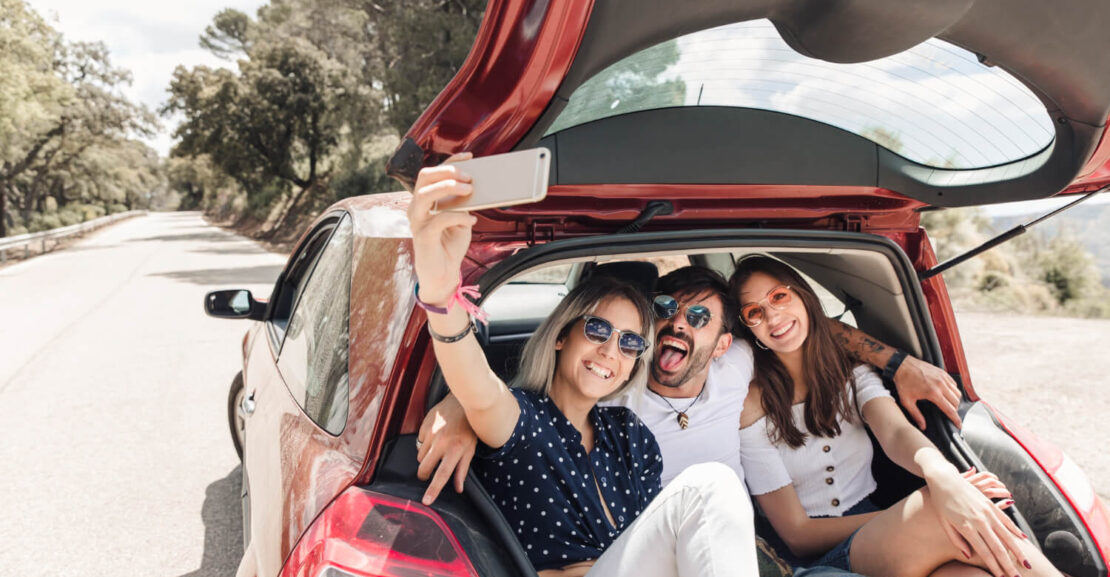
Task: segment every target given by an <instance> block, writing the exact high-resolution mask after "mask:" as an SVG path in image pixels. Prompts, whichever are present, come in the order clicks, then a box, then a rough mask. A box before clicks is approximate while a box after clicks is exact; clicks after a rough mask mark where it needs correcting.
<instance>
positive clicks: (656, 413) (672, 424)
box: [602, 339, 755, 486]
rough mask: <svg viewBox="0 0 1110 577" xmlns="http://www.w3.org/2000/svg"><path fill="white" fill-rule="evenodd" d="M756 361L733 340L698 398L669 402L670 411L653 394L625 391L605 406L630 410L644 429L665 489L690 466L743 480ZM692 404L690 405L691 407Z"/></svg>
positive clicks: (713, 365)
mask: <svg viewBox="0 0 1110 577" xmlns="http://www.w3.org/2000/svg"><path fill="white" fill-rule="evenodd" d="M754 366H755V361H754V358H753V357H752V349H751V346H750V345H748V343H747V341H745V340H743V339H735V340H734V341H733V342H732V346H731V347H729V349H728V350H727V351H725V354H724V355H721V358H719V359H716V360H714V361H711V362H710V365H709V378H708V379H707V381H706V383H705V390H704V391H702V394H701V397H700V398H698V399H697V401H694V397H690V398H686V399H672V398H669V397H668V398H667V400H668V401H670V402H671V405H674V409H672V408H671V407H670V406H668V405H667V402H666V401H664V400H663V398H662V397H660V396H659V395H657V394H655V393H653V392H651V391H647V390H644V391H629V392H628V393H626V394H624V395H622V396H620V397H618V398H616V399H612V400H610V401H607V402H605V403H602V404H604V405H617V406H622V407H628V408H630V409H632V411H633V412H635V413H636V415H637V416H638V417H640V420H642V421H643V422H644V424H646V425H647V426H648V429H650V430H651V432H652V433H653V434H654V435H655V440H656V441H658V443H659V449H660V451H661V452H662V453H663V477H662V480H663V486H666V485H667V483H670V482H671V479H674V478H675V477H676V476H678V474H679V473H681V472H682V471H684V470H685V469H686V467H689V466H690V465H696V464H698V463H708V462H713V461H716V462H719V463H724V464H725V465H728V466H729V467H731V468H732V470H734V471H736V475H737V476H738V477H740V480H741V481H743V480H744V469H743V466H742V465H741V461H740V413H741V411H743V409H744V398H745V397H746V396H747V395H748V385H749V384H750V383H751V380H752V374H753V371H754ZM690 403H693V405H691V404H690ZM675 409H678V410H679V411H683V412H685V413H686V416H687V417H688V418H689V422H688V424H687V427H686V428H685V429H683V428H682V427H680V426H679V424H678V413H677V412H675Z"/></svg>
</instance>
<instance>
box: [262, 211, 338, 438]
mask: <svg viewBox="0 0 1110 577" xmlns="http://www.w3.org/2000/svg"><path fill="white" fill-rule="evenodd" d="M352 236H353V226H352V224H351V219H350V218H344V219H343V220H342V221H340V222H339V224H338V225H337V226H336V227H335V228H334V231H333V232H332V233H331V236H330V237H329V238H328V239H327V241H326V244H325V245H324V247H323V252H321V253H320V256H319V258H318V259H317V262H316V263H315V266H314V267H313V268H312V271H311V273H310V274H309V275H307V280H306V281H304V282H303V284H302V286H301V288H300V290H299V291H298V292H299V298H298V299H297V301H296V303H295V304H294V308H293V314H292V316H291V317H290V318H289V323H288V325H287V328H286V335H285V342H284V343H283V344H282V346H281V353H280V355H279V357H278V370H279V371H280V372H281V374H282V377H283V378H284V380H285V384H286V386H287V387H288V388H289V392H290V393H291V394H292V395H293V398H295V399H296V400H297V403H298V404H299V405H300V406H301V408H302V409H304V411H305V413H306V414H307V415H308V416H309V418H311V419H312V420H313V421H315V422H316V424H318V425H320V426H321V427H323V428H324V430H326V431H328V432H329V433H331V434H333V435H338V434H339V433H341V432H342V431H343V427H344V426H345V425H346V423H347V400H348V399H347V397H348V381H347V358H348V349H349V346H348V345H349V340H350V339H349V334H350V331H349V320H350V300H351V245H352Z"/></svg>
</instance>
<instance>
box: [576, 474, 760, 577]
mask: <svg viewBox="0 0 1110 577" xmlns="http://www.w3.org/2000/svg"><path fill="white" fill-rule="evenodd" d="M625 575H627V576H629V577H676V576H677V577H694V576H705V577H725V576H731V575H736V576H743V577H759V569H758V566H757V564H756V556H755V526H754V520H753V517H752V503H751V499H750V498H749V497H748V492H747V491H746V490H745V489H744V485H743V484H742V483H741V482H740V479H738V478H737V477H736V473H735V472H733V470H732V469H730V468H729V467H728V466H726V465H722V464H721V463H702V464H700V465H694V466H692V467H689V468H687V469H686V470H685V471H683V472H682V473H681V474H680V475H679V476H678V477H675V479H674V480H673V481H671V483H670V484H669V485H667V486H666V487H664V488H663V491H662V492H661V493H659V495H657V496H656V497H655V499H654V500H653V501H652V502H651V504H649V505H648V507H647V509H645V510H644V512H643V513H641V514H640V516H639V517H637V518H636V520H635V521H633V523H632V525H630V526H629V527H628V529H626V530H625V531H624V533H622V534H621V536H620V537H618V538H617V540H616V541H615V542H614V543H613V545H612V546H610V547H609V548H608V549H606V550H605V552H604V553H602V554H601V557H600V558H599V559H598V560H597V562H596V563H594V566H593V567H592V568H591V569H590V571H589V573H587V574H586V576H587V577H621V576H625Z"/></svg>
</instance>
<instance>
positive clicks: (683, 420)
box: [648, 384, 705, 430]
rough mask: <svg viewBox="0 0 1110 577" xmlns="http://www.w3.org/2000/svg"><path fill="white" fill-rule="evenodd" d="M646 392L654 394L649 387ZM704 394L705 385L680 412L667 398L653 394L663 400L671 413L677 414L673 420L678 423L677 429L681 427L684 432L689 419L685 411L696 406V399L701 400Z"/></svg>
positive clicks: (688, 424)
mask: <svg viewBox="0 0 1110 577" xmlns="http://www.w3.org/2000/svg"><path fill="white" fill-rule="evenodd" d="M648 390H649V391H651V392H653V393H655V391H652V389H651V387H648ZM704 392H705V385H704V384H703V385H702V386H701V390H700V391H698V396H696V397H694V401H693V402H692V403H690V404H689V405H686V408H685V409H683V410H681V411H680V410H678V409H676V408H675V407H674V405H672V404H671V401H670V400H669V399H667V397H664V396H663V395H660V394H659V393H655V395H656V396H658V397H659V398H660V399H663V402H664V403H667V406H668V407H670V408H671V410H672V411H674V412H675V413H678V417H676V418H675V420H676V421H678V426H679V427H681V428H682V429H683V430H686V427H689V426H690V417H689V416H688V415H687V414H686V411H689V410H690V407H693V406H694V405H695V404H697V402H698V399H700V398H701V394H702V393H704Z"/></svg>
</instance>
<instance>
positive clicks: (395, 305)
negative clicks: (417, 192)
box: [206, 0, 1110, 577]
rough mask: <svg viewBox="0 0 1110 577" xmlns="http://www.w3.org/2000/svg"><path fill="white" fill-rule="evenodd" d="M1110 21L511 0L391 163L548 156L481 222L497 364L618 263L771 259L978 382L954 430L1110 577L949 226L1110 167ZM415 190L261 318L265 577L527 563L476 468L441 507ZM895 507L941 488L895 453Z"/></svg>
mask: <svg viewBox="0 0 1110 577" xmlns="http://www.w3.org/2000/svg"><path fill="white" fill-rule="evenodd" d="M1108 29H1110V10H1107V9H1106V8H1105V6H1104V5H1103V4H1102V3H1101V2H1097V1H1095V0H1074V1H1072V2H1068V3H1064V4H1059V3H1046V2H1042V1H1040V0H1007V1H1002V0H978V1H976V0H944V1H937V2H927V3H917V2H898V3H891V2H890V1H889V0H857V1H854V2H835V1H823V2H816V1H814V2H799V1H792V2H786V1H780V0H762V1H758V2H734V1H731V0H702V1H700V2H697V3H690V2H673V0H672V1H667V0H611V1H607V2H596V3H595V2H592V1H590V0H564V1H560V2H553V1H547V0H491V1H490V3H489V6H488V9H487V13H486V16H485V21H484V22H483V25H482V27H481V29H480V31H479V34H478V38H477V39H476V41H475V43H474V47H473V49H472V51H471V54H470V56H469V58H468V60H467V61H466V63H465V64H464V65H463V66H462V68H461V69H460V70H459V72H458V74H457V75H456V77H455V78H454V79H453V80H452V82H451V83H450V84H449V85H448V86H447V87H446V88H445V89H444V90H443V92H442V93H441V94H440V95H439V97H438V98H437V99H436V100H435V101H434V102H433V103H432V105H431V106H430V107H429V108H428V109H427V111H425V113H424V115H423V116H421V118H420V119H419V120H418V121H417V122H416V124H415V125H413V127H412V128H411V129H410V130H409V131H408V133H407V135H406V138H405V140H404V142H403V144H402V145H401V146H400V147H399V148H398V150H397V152H396V154H395V155H394V157H393V158H392V159H391V162H390V169H391V170H392V172H393V174H395V176H397V177H398V179H399V180H401V181H402V182H406V183H408V184H409V185H411V182H412V181H413V179H414V178H415V175H416V173H417V172H418V171H419V170H420V168H421V167H423V166H428V165H432V164H436V163H438V162H440V161H441V160H442V159H443V158H445V157H446V156H448V155H449V154H450V153H453V152H456V151H461V150H469V151H473V152H474V153H475V154H476V155H478V156H484V155H488V154H494V153H501V152H507V151H511V150H516V149H524V148H531V147H535V146H545V147H547V148H548V149H549V150H550V151H551V152H552V163H551V178H550V189H549V192H548V197H547V198H546V200H544V201H542V202H540V203H536V204H531V205H521V206H515V207H512V208H506V209H499V210H485V211H482V212H481V213H479V215H478V216H479V222H478V224H477V225H476V227H475V235H474V242H473V244H472V246H471V249H470V253H469V258H468V259H467V260H466V261H465V265H464V276H465V280H466V282H467V283H468V284H469V283H477V284H479V285H480V286H481V288H482V292H483V294H485V295H486V299H485V301H484V303H485V307H486V308H487V309H488V310H489V312H490V316H491V319H492V320H491V322H490V324H489V327H488V329H487V330H486V331H484V332H483V333H482V334H481V335H480V336H481V339H482V342H483V343H484V344H485V345H486V349H487V355H488V357H489V359H490V361H491V365H492V366H493V367H495V369H496V370H498V371H499V372H501V373H502V375H503V376H505V375H508V374H510V373H511V372H512V371H513V370H514V367H513V359H514V358H515V356H516V355H517V353H518V350H519V347H520V346H521V345H522V343H523V342H524V340H525V339H526V338H527V337H528V335H529V334H530V332H531V331H532V330H533V329H534V328H535V327H536V326H537V325H538V323H539V322H540V319H542V318H543V316H544V315H545V314H546V313H547V311H549V310H550V309H551V308H552V307H553V306H554V303H555V302H557V301H558V299H559V298H560V297H561V295H562V294H565V292H566V290H567V289H568V287H571V286H573V285H574V283H576V282H578V281H579V279H581V278H583V277H584V276H586V275H589V274H590V273H591V271H592V269H593V268H594V267H596V266H598V265H599V264H602V263H606V262H610V261H627V260H650V261H653V262H656V263H659V264H660V266H667V265H668V263H671V264H673V263H674V262H679V263H697V264H703V265H706V266H710V267H713V268H715V269H717V270H719V271H721V272H722V273H724V274H725V275H726V276H727V275H728V274H729V273H730V272H731V269H732V267H733V264H734V263H735V261H736V258H737V257H738V256H740V255H742V254H746V253H751V252H763V253H769V254H772V255H774V256H776V257H778V258H780V259H782V260H784V261H786V262H788V263H790V264H792V265H794V266H795V267H796V268H798V269H799V270H801V271H802V272H803V273H804V274H806V275H808V276H809V277H810V278H811V279H813V281H814V282H815V284H817V285H820V286H821V287H824V289H825V290H826V291H827V294H826V308H827V310H829V312H830V313H839V312H840V310H845V311H847V314H846V315H845V317H844V320H846V321H849V322H852V323H854V324H856V325H857V326H859V327H860V328H862V329H864V330H866V331H867V332H869V333H870V334H872V335H874V336H876V337H878V338H880V339H882V340H884V341H886V342H888V343H891V344H894V345H897V346H899V347H901V348H903V349H905V350H908V351H910V352H911V353H912V354H915V355H917V356H919V357H921V358H923V359H926V360H928V361H931V362H933V363H935V364H937V365H940V366H943V367H945V368H946V369H947V370H948V371H949V372H950V373H951V374H952V375H953V376H954V377H955V378H956V379H957V381H958V382H960V383H961V386H962V388H963V391H964V402H963V406H962V407H961V412H962V413H963V415H964V420H965V426H964V427H963V430H962V431H959V430H956V429H955V427H954V426H952V425H951V424H950V423H948V422H947V421H946V420H944V419H943V418H942V417H941V416H940V414H939V412H936V411H933V412H932V413H930V414H929V419H930V422H929V427H928V433H929V434H930V435H931V438H932V440H933V441H934V442H935V443H936V444H937V446H938V447H939V448H940V449H941V451H942V452H944V453H945V454H946V455H948V456H949V458H950V459H951V460H952V461H953V462H954V463H956V464H958V465H960V466H961V467H966V466H969V465H975V466H977V467H978V468H979V469H980V470H989V471H992V472H994V473H996V474H997V475H998V476H999V477H1000V478H1001V479H1002V480H1003V481H1004V482H1005V483H1006V484H1007V485H1008V486H1009V487H1010V488H1011V490H1012V491H1013V493H1014V495H1015V499H1016V501H1017V506H1016V507H1015V508H1014V513H1013V514H1014V518H1015V520H1016V521H1017V523H1018V525H1019V526H1020V527H1021V528H1022V530H1023V531H1025V532H1026V533H1027V534H1028V535H1030V536H1031V537H1032V538H1033V539H1034V540H1035V541H1036V543H1037V544H1039V545H1040V546H1041V547H1042V548H1043V550H1044V552H1045V554H1046V556H1047V557H1048V558H1049V559H1050V560H1051V561H1052V562H1053V563H1055V564H1056V565H1057V566H1058V567H1059V568H1060V569H1061V570H1063V571H1065V572H1067V573H1068V574H1070V575H1072V576H1073V577H1107V561H1108V560H1110V511H1108V510H1107V508H1106V506H1105V505H1104V504H1103V503H1102V502H1101V501H1099V499H1098V498H1097V496H1096V495H1095V493H1094V491H1093V490H1092V488H1091V485H1090V484H1089V482H1088V481H1087V479H1086V477H1085V476H1084V475H1083V473H1082V472H1081V471H1080V470H1079V468H1078V467H1077V466H1076V465H1075V463H1073V462H1072V461H1071V460H1070V459H1068V458H1067V457H1066V456H1065V455H1063V454H1062V453H1061V452H1060V451H1059V450H1058V449H1056V448H1055V447H1053V446H1051V445H1049V444H1047V443H1045V442H1043V441H1041V440H1039V439H1037V438H1036V437H1034V436H1033V435H1031V434H1029V433H1028V432H1026V431H1024V430H1023V429H1022V428H1021V427H1020V426H1019V425H1017V424H1016V423H1013V422H1011V421H1009V420H1007V419H1006V418H1005V417H1004V416H1003V415H1001V414H999V413H998V412H997V411H995V410H994V409H992V408H991V407H990V405H989V404H987V403H986V402H985V401H983V400H982V399H980V398H979V396H978V395H977V394H976V392H975V389H974V388H973V386H972V383H971V381H970V380H969V378H968V368H967V363H966V360H965V358H964V353H963V349H962V346H961V343H960V337H959V334H958V332H957V328H956V324H955V320H954V315H953V310H952V306H951V303H950V300H949V296H948V292H947V290H946V288H945V285H944V281H943V280H942V279H941V277H940V276H939V275H937V274H935V272H936V271H935V267H936V266H937V264H938V263H937V259H936V258H935V256H934V252H933V249H932V246H931V244H930V241H929V238H928V237H927V235H926V233H925V231H924V230H923V229H922V228H920V226H919V218H920V213H921V212H922V211H923V210H929V209H932V208H933V207H953V206H966V205H980V204H991V203H998V202H1007V201H1016V200H1027V199H1033V198H1041V197H1047V196H1051V195H1055V194H1058V193H1062V192H1065V193H1078V192H1087V191H1092V190H1096V189H1098V188H1100V187H1102V186H1104V185H1106V184H1107V183H1110V166H1108V164H1107V163H1108V159H1110V142H1108V140H1110V139H1107V138H1104V135H1105V133H1106V120H1107V115H1108V111H1110V59H1107V58H1106V57H1105V55H1106V54H1107V53H1108V52H1110V34H1107V33H1106V31H1107V30H1108ZM408 198H409V196H408V194H407V193H397V194H389V195H375V196H364V197H357V198H352V199H348V200H345V201H342V202H340V203H338V204H336V205H335V206H334V207H332V208H331V209H330V210H328V211H327V212H326V213H324V214H323V216H321V217H320V218H319V219H318V220H317V221H316V223H315V224H314V225H313V226H312V228H311V229H310V230H309V231H308V232H307V233H306V234H305V235H304V237H303V238H302V240H301V241H300V243H299V245H298V246H297V248H296V250H295V251H294V252H293V254H292V256H291V258H290V260H289V263H288V265H287V266H286V268H285V270H284V272H283V273H282V274H281V277H280V278H279V280H278V281H277V284H276V286H275V288H274V292H273V294H272V295H271V296H270V298H269V299H268V301H261V300H255V299H253V298H252V297H251V296H250V295H249V293H246V292H245V291H222V292H218V293H212V294H210V295H209V297H208V300H207V301H206V307H207V309H208V310H209V312H210V313H211V314H214V315H217V316H226V317H245V318H250V319H253V320H255V321H257V322H256V323H254V324H253V326H252V327H251V329H250V330H249V331H248V333H247V335H246V338H245V339H244V341H243V372H242V374H241V376H240V377H239V378H237V379H236V381H235V383H234V384H233V387H232V390H231V398H230V402H229V418H230V419H231V424H232V430H233V433H234V435H235V437H236V443H237V446H241V450H242V456H243V463H244V465H243V507H244V515H243V519H244V524H245V527H244V532H243V534H244V539H245V541H246V551H245V555H244V558H243V561H242V564H241V566H240V568H239V575H241V576H254V575H265V576H275V575H279V574H280V575H288V576H293V575H297V576H301V575H303V576H313V577H315V576H319V575H329V576H339V575H359V576H362V575H391V576H402V575H404V576H408V575H527V574H530V573H531V572H532V569H531V567H530V566H529V565H528V564H527V560H526V558H525V557H524V555H523V553H522V551H521V549H520V546H519V544H518V543H517V542H516V541H515V539H514V538H513V537H512V535H511V533H510V531H509V530H508V529H507V528H506V527H505V526H504V521H503V519H502V517H501V516H500V513H499V512H498V511H497V509H496V508H495V507H494V506H493V505H492V503H491V502H490V501H489V499H488V497H486V495H485V493H484V491H483V490H482V488H481V486H480V484H479V483H477V482H476V481H475V480H474V479H473V478H471V480H470V481H469V482H468V483H467V484H466V486H467V490H466V492H465V493H464V494H462V495H456V494H455V493H454V492H452V491H445V492H444V494H443V495H442V496H441V497H440V499H439V500H438V501H437V502H436V504H435V505H434V506H433V507H431V508H428V507H424V506H422V505H421V504H420V502H419V499H420V496H421V495H422V494H423V491H424V487H425V484H424V483H422V482H420V481H419V480H417V479H416V475H415V471H416V466H417V462H416V458H415V448H414V433H415V432H416V431H417V429H418V427H419V424H420V422H421V419H422V418H423V416H424V414H425V412H426V410H427V408H428V407H429V406H430V405H431V404H433V403H434V402H435V401H436V400H437V399H439V398H440V397H441V396H442V395H443V394H444V393H445V390H446V389H445V386H444V383H443V382H442V378H441V377H440V376H439V374H438V372H437V369H436V362H435V359H434V358H433V356H432V348H431V346H430V342H429V341H430V339H429V337H428V334H427V331H426V330H424V329H425V322H426V317H425V313H424V312H423V311H421V310H420V309H418V308H417V307H416V306H415V302H414V298H413V284H414V277H413V272H412V253H411V242H410V239H409V238H408V237H409V233H408V226H407V222H406V218H405V208H406V206H407V203H408ZM876 466H877V467H879V470H878V471H877V475H876V477H877V478H878V479H879V483H880V492H881V495H882V496H883V497H881V498H880V499H879V500H880V501H881V500H882V499H883V498H885V499H887V500H894V499H897V498H899V497H901V496H902V495H905V494H906V493H908V492H909V491H910V490H912V489H914V488H915V487H916V486H917V484H915V483H917V481H916V480H915V479H913V478H910V477H908V476H907V475H900V474H896V473H894V472H892V470H890V469H888V468H884V465H883V464H882V463H878V464H877V465H876Z"/></svg>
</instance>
